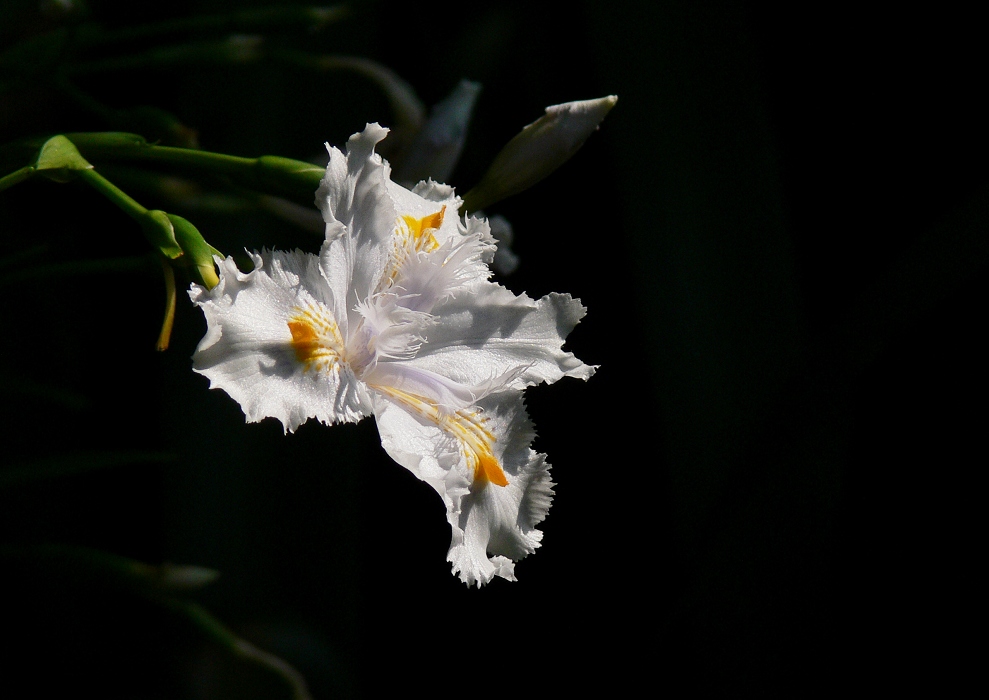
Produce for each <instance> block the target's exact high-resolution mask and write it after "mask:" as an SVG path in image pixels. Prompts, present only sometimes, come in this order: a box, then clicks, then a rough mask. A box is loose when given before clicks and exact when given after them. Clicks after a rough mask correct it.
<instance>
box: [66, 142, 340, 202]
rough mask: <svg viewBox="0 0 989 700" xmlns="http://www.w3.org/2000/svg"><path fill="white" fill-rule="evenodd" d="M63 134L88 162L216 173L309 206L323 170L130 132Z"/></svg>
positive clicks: (282, 159)
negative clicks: (160, 141) (156, 140)
mask: <svg viewBox="0 0 989 700" xmlns="http://www.w3.org/2000/svg"><path fill="white" fill-rule="evenodd" d="M67 137H68V138H69V139H70V140H71V141H72V143H73V144H75V146H76V148H78V149H79V151H80V152H81V153H82V154H83V155H84V156H85V157H86V159H87V160H89V161H99V160H107V161H138V162H144V163H155V164H162V165H172V166H178V167H180V168H183V169H187V170H193V171H206V172H211V173H216V174H220V175H225V176H227V177H229V178H230V179H231V180H232V181H233V182H234V183H235V184H238V185H241V186H243V187H247V188H248V189H252V190H259V191H262V192H266V193H268V194H276V195H279V196H284V197H288V198H290V199H293V200H295V201H298V202H299V203H304V204H306V205H307V206H312V203H313V195H314V193H315V192H316V188H317V187H319V183H320V181H321V180H322V178H323V174H324V172H325V171H324V169H323V168H321V167H319V166H317V165H313V164H312V163H307V162H305V161H301V160H293V159H291V158H282V157H280V156H261V157H259V158H242V157H240V156H231V155H227V154H225V153H214V152H211V151H200V150H197V149H192V148H177V147H174V146H158V145H155V144H150V143H147V142H146V141H145V140H144V139H142V138H141V137H140V136H136V135H134V134H121V133H79V134H67Z"/></svg>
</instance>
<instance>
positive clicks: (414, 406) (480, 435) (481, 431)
mask: <svg viewBox="0 0 989 700" xmlns="http://www.w3.org/2000/svg"><path fill="white" fill-rule="evenodd" d="M369 386H371V387H372V388H373V389H375V390H376V391H380V392H381V393H382V394H385V395H386V396H389V397H391V398H393V399H395V400H396V401H398V402H399V403H401V404H402V405H403V406H404V407H406V408H407V409H409V410H410V411H411V412H412V413H415V414H416V415H418V416H422V417H423V418H425V419H427V420H429V421H430V422H431V423H434V424H435V425H436V426H437V427H439V428H440V429H441V430H443V431H444V432H446V433H447V434H449V435H452V436H453V437H454V438H456V439H457V442H458V443H459V444H460V451H461V454H463V455H464V459H465V460H466V461H467V466H468V467H470V468H471V469H472V470H473V472H474V483H475V484H487V483H492V484H495V485H496V486H508V477H507V476H506V475H505V470H504V469H502V468H501V464H500V463H499V462H498V458H497V457H495V455H494V449H493V448H494V443H495V441H496V438H495V436H494V433H492V432H491V431H490V430H488V429H487V428H485V427H484V423H485V422H486V421H487V419H486V418H484V417H483V416H480V415H479V414H478V412H477V411H456V412H454V413H449V412H444V411H440V409H439V407H438V406H437V405H436V404H435V403H433V402H432V401H430V400H429V399H427V398H424V397H422V396H417V395H415V394H410V393H408V392H405V391H402V390H401V389H396V388H394V387H390V386H382V385H377V384H370V385H369Z"/></svg>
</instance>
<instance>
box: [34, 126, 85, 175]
mask: <svg viewBox="0 0 989 700" xmlns="http://www.w3.org/2000/svg"><path fill="white" fill-rule="evenodd" d="M33 165H34V168H35V170H37V171H38V172H40V173H41V174H43V175H45V176H46V177H49V178H51V179H52V180H55V181H56V182H68V181H69V180H71V179H72V178H73V177H74V176H75V172H77V171H80V170H91V169H92V168H93V166H92V165H90V163H89V161H88V160H86V159H85V158H83V157H82V154H81V153H79V150H78V149H77V148H76V147H75V144H73V143H72V141H70V140H69V139H67V138H66V137H65V136H61V135H59V136H52V137H51V138H50V139H48V140H47V141H45V142H44V143H43V144H42V145H41V148H39V149H38V155H37V157H36V158H35V160H34V163H33Z"/></svg>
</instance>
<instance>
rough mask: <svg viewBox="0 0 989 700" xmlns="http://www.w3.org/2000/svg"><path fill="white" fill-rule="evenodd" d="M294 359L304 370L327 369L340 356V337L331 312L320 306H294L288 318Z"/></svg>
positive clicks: (341, 346)
mask: <svg viewBox="0 0 989 700" xmlns="http://www.w3.org/2000/svg"><path fill="white" fill-rule="evenodd" d="M288 330H289V333H291V334H292V340H291V341H290V345H291V346H292V350H293V351H294V352H295V359H297V360H298V361H299V363H300V364H302V365H303V366H304V367H305V369H306V370H311V369H316V370H325V369H330V368H332V367H334V366H335V365H336V363H337V362H339V361H341V360H342V359H343V347H344V345H343V339H342V338H341V337H340V329H339V328H338V327H337V324H336V321H334V320H333V317H332V316H331V315H330V313H329V312H328V311H327V310H326V309H324V308H322V307H310V308H308V309H297V313H296V314H295V315H294V316H292V317H291V318H290V319H289V320H288Z"/></svg>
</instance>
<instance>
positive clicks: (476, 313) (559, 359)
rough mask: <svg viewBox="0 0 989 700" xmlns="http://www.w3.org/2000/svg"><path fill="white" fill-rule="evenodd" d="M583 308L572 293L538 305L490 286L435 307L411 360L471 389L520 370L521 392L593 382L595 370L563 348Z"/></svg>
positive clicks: (517, 382) (518, 384) (517, 384)
mask: <svg viewBox="0 0 989 700" xmlns="http://www.w3.org/2000/svg"><path fill="white" fill-rule="evenodd" d="M584 313H585V309H584V307H583V306H582V305H581V304H580V302H579V301H577V300H575V299H573V298H572V297H571V296H570V295H569V294H548V295H546V296H545V297H543V298H542V299H539V300H538V301H534V300H532V299H530V298H529V297H528V296H526V295H525V294H522V295H519V296H516V295H515V294H513V293H512V292H510V291H509V290H507V289H505V288H504V287H501V286H499V285H496V284H493V283H488V284H484V285H482V286H479V287H478V288H477V289H474V290H472V293H471V294H469V295H460V296H455V297H453V298H451V299H449V300H447V301H446V302H444V303H443V304H441V305H438V306H437V307H435V308H434V309H433V314H434V317H435V323H433V324H432V325H430V326H429V327H428V328H427V329H425V334H424V338H423V345H422V348H421V349H420V350H419V353H418V354H417V355H416V357H415V358H414V359H413V360H411V361H410V362H411V363H412V364H413V365H414V366H415V367H418V368H420V369H427V370H430V371H434V372H438V373H442V374H445V375H446V376H448V377H450V378H452V379H455V380H456V381H458V382H461V383H463V384H468V385H474V384H480V383H481V382H483V381H484V380H485V379H488V378H490V377H492V376H500V375H503V374H505V373H507V372H512V371H518V373H517V376H516V379H515V382H514V383H513V387H515V388H518V389H521V388H524V387H525V386H531V385H533V384H538V383H539V382H549V383H552V382H555V381H557V380H558V379H560V378H562V377H565V376H566V377H577V378H579V379H587V378H589V377H590V376H591V375H592V374H593V373H594V370H595V369H596V368H595V367H593V366H591V365H586V364H584V363H583V362H581V361H580V360H578V359H577V358H576V357H574V355H573V353H570V352H566V351H564V350H563V342H564V340H565V339H566V337H567V334H569V333H570V331H571V330H573V328H574V326H576V325H577V323H578V321H580V319H581V318H583V316H584Z"/></svg>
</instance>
